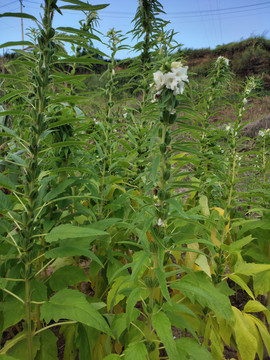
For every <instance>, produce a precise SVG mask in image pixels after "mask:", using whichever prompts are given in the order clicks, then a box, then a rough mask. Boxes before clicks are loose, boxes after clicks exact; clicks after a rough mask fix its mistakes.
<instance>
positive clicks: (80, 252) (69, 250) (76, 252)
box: [44, 245, 103, 267]
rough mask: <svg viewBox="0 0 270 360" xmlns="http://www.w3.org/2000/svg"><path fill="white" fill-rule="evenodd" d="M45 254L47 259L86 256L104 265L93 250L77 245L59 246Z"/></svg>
mask: <svg viewBox="0 0 270 360" xmlns="http://www.w3.org/2000/svg"><path fill="white" fill-rule="evenodd" d="M44 255H45V257H46V258H47V259H53V258H64V257H69V256H86V257H88V258H89V259H92V260H94V261H96V262H97V263H98V264H100V265H101V266H102V267H103V264H102V262H101V261H100V260H99V258H98V257H97V256H96V255H95V254H94V253H93V252H92V251H90V250H88V249H86V248H83V247H79V246H76V245H74V246H72V245H63V246H59V247H56V248H54V249H51V250H48V251H46V252H45V253H44Z"/></svg>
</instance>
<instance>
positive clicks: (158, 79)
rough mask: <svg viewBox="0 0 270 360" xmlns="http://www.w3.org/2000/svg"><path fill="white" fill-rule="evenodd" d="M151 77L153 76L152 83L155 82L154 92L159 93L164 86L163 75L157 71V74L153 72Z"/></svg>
mask: <svg viewBox="0 0 270 360" xmlns="http://www.w3.org/2000/svg"><path fill="white" fill-rule="evenodd" d="M153 76H154V81H155V90H156V91H159V90H161V89H162V88H163V86H164V75H163V73H162V72H161V71H160V70H158V71H157V72H155V73H154V74H153Z"/></svg>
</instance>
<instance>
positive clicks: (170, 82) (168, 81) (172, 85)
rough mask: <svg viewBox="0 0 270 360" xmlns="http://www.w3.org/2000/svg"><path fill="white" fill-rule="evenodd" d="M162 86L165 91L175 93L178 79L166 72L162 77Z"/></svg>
mask: <svg viewBox="0 0 270 360" xmlns="http://www.w3.org/2000/svg"><path fill="white" fill-rule="evenodd" d="M164 84H165V86H166V88H167V89H171V90H173V91H175V90H176V89H177V85H178V79H177V77H176V76H175V74H174V73H172V72H168V73H167V74H165V75H164Z"/></svg>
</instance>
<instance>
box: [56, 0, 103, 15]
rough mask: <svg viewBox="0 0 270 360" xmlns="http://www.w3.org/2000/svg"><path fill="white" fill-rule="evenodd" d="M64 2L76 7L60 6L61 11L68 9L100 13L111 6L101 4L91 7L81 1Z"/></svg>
mask: <svg viewBox="0 0 270 360" xmlns="http://www.w3.org/2000/svg"><path fill="white" fill-rule="evenodd" d="M63 2H67V3H69V4H70V3H71V4H74V5H64V6H60V7H59V9H68V10H80V11H90V12H92V11H98V10H102V9H104V8H106V7H107V6H108V5H109V4H100V5H89V4H88V3H85V2H83V1H79V0H63Z"/></svg>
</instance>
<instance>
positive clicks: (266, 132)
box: [258, 129, 270, 137]
mask: <svg viewBox="0 0 270 360" xmlns="http://www.w3.org/2000/svg"><path fill="white" fill-rule="evenodd" d="M268 135H270V129H264V130H260V131H259V133H258V136H261V137H265V136H268Z"/></svg>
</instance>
